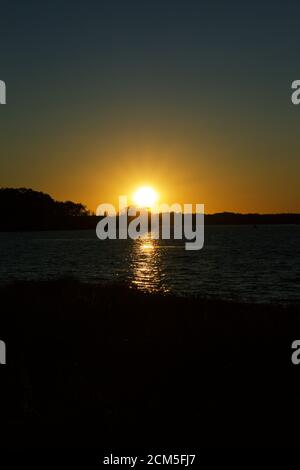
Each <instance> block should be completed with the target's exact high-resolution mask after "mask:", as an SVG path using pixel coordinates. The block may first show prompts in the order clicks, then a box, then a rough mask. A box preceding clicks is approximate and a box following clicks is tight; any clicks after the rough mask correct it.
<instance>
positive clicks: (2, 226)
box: [0, 188, 300, 231]
mask: <svg viewBox="0 0 300 470" xmlns="http://www.w3.org/2000/svg"><path fill="white" fill-rule="evenodd" d="M0 209H1V218H0V231H19V230H20V231H23V230H80V229H81V230H84V229H95V227H96V225H97V222H98V221H99V219H100V217H97V216H96V215H94V214H93V213H91V212H90V211H89V210H88V209H87V208H86V207H85V206H84V205H83V204H81V203H74V202H72V201H65V202H62V201H56V200H54V199H53V198H52V197H51V196H49V195H48V194H45V193H43V192H38V191H33V190H32V189H27V188H0ZM204 220H205V224H207V225H247V224H250V225H260V224H300V214H296V213H284V214H239V213H234V212H222V213H217V214H205V216H204ZM171 221H172V218H171Z"/></svg>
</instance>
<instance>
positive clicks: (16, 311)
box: [0, 279, 300, 448]
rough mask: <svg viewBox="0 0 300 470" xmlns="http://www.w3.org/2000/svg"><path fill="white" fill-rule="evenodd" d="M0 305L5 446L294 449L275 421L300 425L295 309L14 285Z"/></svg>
mask: <svg viewBox="0 0 300 470" xmlns="http://www.w3.org/2000/svg"><path fill="white" fill-rule="evenodd" d="M0 294H1V335H0V339H3V340H4V341H5V342H6V344H7V361H8V364H7V365H6V366H1V367H2V368H1V378H2V381H3V382H2V387H1V393H2V400H1V404H0V408H1V412H2V418H3V422H5V423H6V429H7V433H6V442H7V445H12V444H15V446H17V447H20V446H21V447H22V446H25V447H28V446H33V447H34V446H49V447H55V446H65V445H69V446H70V445H71V446H73V445H74V446H75V445H76V446H77V447H78V446H79V447H80V446H83V447H86V446H93V445H99V444H100V443H102V444H103V443H106V444H107V445H108V446H110V448H112V447H113V446H120V445H124V446H127V445H131V446H142V447H144V448H149V447H150V446H153V445H167V444H169V445H172V446H175V445H176V444H177V445H180V446H184V445H192V443H193V444H195V445H197V446H198V447H205V446H225V447H226V446H255V445H256V446H261V445H264V444H265V443H268V444H269V445H284V443H285V445H289V443H290V442H292V441H291V440H292V439H293V436H292V435H291V437H290V438H288V433H287V430H286V428H285V427H282V424H280V425H279V422H280V423H281V422H282V421H279V419H280V420H285V419H286V418H288V417H289V413H293V416H294V417H295V420H296V419H297V415H298V414H299V397H298V393H299V392H298V390H300V389H299V385H300V382H299V376H300V366H299V371H298V369H297V366H293V365H292V363H291V360H290V358H291V353H292V351H291V343H292V341H293V340H294V339H297V338H300V316H299V306H298V305H295V306H289V307H283V306H275V305H273V306H272V305H250V304H242V303H230V302H221V301H211V300H205V299H195V298H182V297H175V296H172V295H161V294H145V293H141V292H139V291H137V290H135V289H130V288H129V287H128V286H124V285H101V284H100V285H99V284H83V283H79V282H76V281H74V280H71V279H69V280H63V281H53V282H20V283H15V284H12V285H8V286H3V287H2V288H1V289H0ZM4 368H5V369H4ZM288 429H290V427H289V428H288ZM294 437H295V436H294ZM286 441H287V442H286Z"/></svg>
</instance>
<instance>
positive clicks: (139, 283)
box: [130, 234, 168, 292]
mask: <svg viewBox="0 0 300 470" xmlns="http://www.w3.org/2000/svg"><path fill="white" fill-rule="evenodd" d="M161 258H162V257H161V247H160V246H159V243H158V240H155V239H152V238H151V236H150V234H147V235H145V236H143V237H141V238H138V239H136V240H134V242H133V248H132V253H131V261H130V267H131V270H132V283H133V284H134V285H135V286H136V287H138V288H139V289H141V290H143V291H146V292H158V291H160V292H161V291H163V292H168V289H167V288H166V286H165V285H164V274H163V272H162V259H161Z"/></svg>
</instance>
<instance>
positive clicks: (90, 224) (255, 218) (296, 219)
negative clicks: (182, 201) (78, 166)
mask: <svg viewBox="0 0 300 470" xmlns="http://www.w3.org/2000/svg"><path fill="white" fill-rule="evenodd" d="M171 217H172V215H171ZM99 220H100V217H98V216H95V215H82V216H67V217H64V218H55V217H52V218H48V217H45V216H44V217H40V218H38V219H37V220H36V221H33V220H32V219H31V220H30V221H28V222H27V221H26V220H24V219H23V220H22V221H20V220H19V219H18V218H17V219H14V218H13V219H10V220H9V221H8V220H6V221H3V220H0V232H22V231H26V232H27V231H30V232H32V231H47V230H51V231H59V230H94V229H95V228H96V225H97V223H98V222H99ZM204 222H205V225H248V226H254V227H255V226H259V225H299V224H300V214H235V213H229V212H224V213H219V214H206V215H205V216H204ZM171 225H172V224H171Z"/></svg>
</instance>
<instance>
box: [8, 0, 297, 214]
mask: <svg viewBox="0 0 300 470" xmlns="http://www.w3.org/2000/svg"><path fill="white" fill-rule="evenodd" d="M299 31H300V3H299V2H298V1H285V2H283V1H281V2H278V1H275V0H273V1H272V2H271V1H251V2H250V1H247V2H243V1H214V2H212V1H200V0H199V1H190V0H180V1H178V0H172V1H165V0H151V1H144V0H139V1H137V0H136V1H132V0H110V1H89V0H87V1H70V2H69V3H68V2H64V4H63V5H62V4H61V2H60V1H57V0H52V1H51V2H50V1H45V2H37V1H36V2H35V1H26V2H24V1H11V2H6V3H5V5H4V6H3V5H1V14H0V79H1V80H4V81H5V82H6V85H7V105H5V106H3V105H2V106H0V165H1V166H0V170H1V171H0V186H11V187H20V186H24V187H31V188H33V189H36V190H40V191H44V192H47V193H49V194H51V195H52V196H53V197H54V198H55V199H62V200H65V199H71V200H74V201H76V202H82V203H84V204H86V205H87V206H88V207H89V208H90V209H92V210H95V209H96V206H97V205H98V204H100V203H103V202H112V203H116V201H117V197H118V195H121V194H124V195H126V194H127V195H130V194H132V192H133V191H134V190H135V189H136V188H137V187H139V186H142V185H150V186H153V187H154V188H155V189H156V190H157V191H158V192H159V194H160V199H161V200H162V201H163V202H167V203H171V202H179V203H197V202H198V203H204V204H205V209H206V212H210V213H212V212H219V211H224V210H226V211H239V212H286V211H293V212H296V211H298V212H300V185H299V174H300V156H299V155H300V138H299V135H300V132H299V129H300V106H294V105H292V103H291V83H292V81H293V80H295V79H300V61H299V58H300V40H299Z"/></svg>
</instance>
